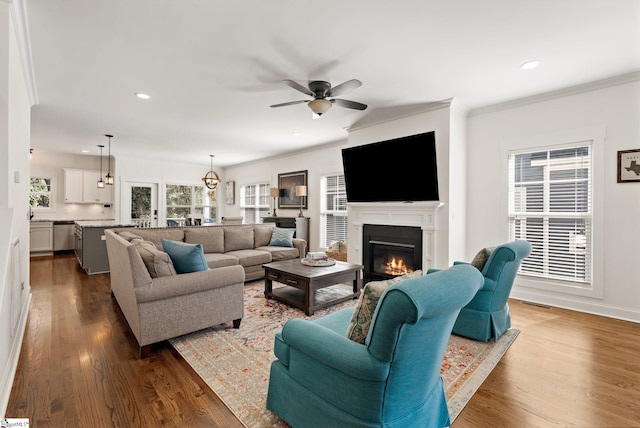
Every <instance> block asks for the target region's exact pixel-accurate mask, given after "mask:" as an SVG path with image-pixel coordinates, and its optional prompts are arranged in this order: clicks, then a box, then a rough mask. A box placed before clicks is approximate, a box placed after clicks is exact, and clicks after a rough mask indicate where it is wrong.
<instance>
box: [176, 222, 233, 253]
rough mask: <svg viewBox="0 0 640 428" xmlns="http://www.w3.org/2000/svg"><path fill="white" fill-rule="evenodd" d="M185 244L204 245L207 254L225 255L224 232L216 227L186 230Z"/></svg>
mask: <svg viewBox="0 0 640 428" xmlns="http://www.w3.org/2000/svg"><path fill="white" fill-rule="evenodd" d="M184 242H186V243H187V244H202V249H203V251H204V252H205V254H207V253H224V230H223V229H222V228H221V227H215V226H210V227H202V228H193V229H185V230H184Z"/></svg>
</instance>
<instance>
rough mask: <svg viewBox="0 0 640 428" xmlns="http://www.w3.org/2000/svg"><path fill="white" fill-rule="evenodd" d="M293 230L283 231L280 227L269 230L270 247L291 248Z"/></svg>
mask: <svg viewBox="0 0 640 428" xmlns="http://www.w3.org/2000/svg"><path fill="white" fill-rule="evenodd" d="M294 233H296V230H295V229H284V228H282V227H274V228H272V229H271V241H270V242H269V246H271V247H293V234H294Z"/></svg>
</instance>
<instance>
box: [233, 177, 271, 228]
mask: <svg viewBox="0 0 640 428" xmlns="http://www.w3.org/2000/svg"><path fill="white" fill-rule="evenodd" d="M240 208H241V209H242V217H243V218H244V222H245V223H260V222H261V221H262V217H267V216H269V208H270V205H269V183H258V184H246V185H244V186H242V187H241V188H240Z"/></svg>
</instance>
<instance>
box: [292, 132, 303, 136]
mask: <svg viewBox="0 0 640 428" xmlns="http://www.w3.org/2000/svg"><path fill="white" fill-rule="evenodd" d="M292 135H293V136H294V137H299V136H300V135H302V134H300V133H299V132H294V133H293V134H292Z"/></svg>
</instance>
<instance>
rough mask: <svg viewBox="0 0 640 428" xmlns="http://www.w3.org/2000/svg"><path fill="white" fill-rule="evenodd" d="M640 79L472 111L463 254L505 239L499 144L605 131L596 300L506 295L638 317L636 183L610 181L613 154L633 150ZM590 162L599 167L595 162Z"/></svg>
mask: <svg viewBox="0 0 640 428" xmlns="http://www.w3.org/2000/svg"><path fill="white" fill-rule="evenodd" d="M639 117H640V82H638V81H636V82H632V83H625V84H620V85H617V86H612V87H609V88H604V89H596V90H592V91H590V92H584V93H580V94H575V95H568V96H564V97H561V98H556V99H550V100H546V101H541V102H537V103H533V104H529V105H524V106H520V107H513V108H509V109H505V110H500V111H494V112H485V113H482V114H477V115H474V114H472V115H471V117H470V118H469V128H468V144H467V148H468V163H467V173H468V179H467V194H468V221H467V254H466V259H467V260H469V259H470V258H472V257H473V256H474V254H475V252H476V251H478V250H479V249H480V248H483V247H486V246H491V245H495V244H498V243H500V242H502V241H504V240H505V239H506V237H507V236H508V235H507V232H508V229H507V216H506V209H504V208H503V207H505V206H506V204H505V198H506V187H505V182H504V178H502V177H501V171H504V168H505V165H506V158H504V156H503V153H504V150H503V149H504V147H508V146H509V145H511V144H514V143H515V142H517V141H520V140H526V139H531V138H536V137H541V138H544V137H545V136H547V135H557V134H560V133H571V132H574V131H576V130H585V129H594V128H599V129H604V130H605V143H604V158H603V159H599V161H600V165H602V166H603V168H604V169H603V171H600V172H602V174H601V176H602V177H604V178H603V182H601V183H594V184H595V186H596V188H600V189H602V190H601V194H600V196H601V199H600V200H601V203H602V205H603V206H601V207H596V209H597V208H600V209H601V212H602V215H601V218H596V219H595V221H596V222H597V226H598V227H599V228H600V230H601V231H602V233H601V236H602V239H600V240H598V241H596V243H595V244H596V245H598V248H596V249H595V251H596V252H598V251H599V252H601V253H602V254H603V257H602V259H600V260H598V263H599V264H600V266H602V268H601V272H599V273H598V272H596V274H600V275H601V278H602V281H603V284H602V285H603V290H604V293H603V295H604V297H603V298H593V297H586V296H578V295H573V294H567V293H559V292H555V291H549V290H540V289H536V288H530V287H524V286H522V285H521V284H520V283H517V285H516V286H515V287H514V289H513V292H512V296H513V297H516V298H521V299H525V300H529V301H534V302H538V303H544V304H549V305H553V306H560V307H567V308H571V309H576V310H580V311H585V312H591V313H596V314H602V315H608V316H612V317H617V318H622V319H628V320H634V321H636V322H639V321H640V263H638V261H639V258H638V246H637V244H638V242H640V227H639V218H640V183H617V182H616V174H617V151H618V150H628V149H639V148H640V120H638V118H639ZM595 166H596V167H597V166H598V160H596V163H595Z"/></svg>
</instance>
